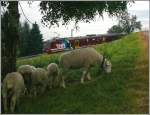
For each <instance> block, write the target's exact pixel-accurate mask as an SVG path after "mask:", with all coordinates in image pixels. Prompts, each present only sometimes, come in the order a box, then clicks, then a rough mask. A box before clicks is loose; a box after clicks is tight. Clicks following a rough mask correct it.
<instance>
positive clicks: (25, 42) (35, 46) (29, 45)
mask: <svg viewBox="0 0 150 115" xmlns="http://www.w3.org/2000/svg"><path fill="white" fill-rule="evenodd" d="M19 34H20V41H19V49H18V50H19V56H29V55H35V54H39V53H42V49H43V40H42V35H41V34H40V30H39V26H38V25H37V24H36V23H35V24H33V25H32V28H31V29H30V27H29V24H28V23H27V22H25V23H24V24H23V26H20V32H19Z"/></svg>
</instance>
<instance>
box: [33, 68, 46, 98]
mask: <svg viewBox="0 0 150 115" xmlns="http://www.w3.org/2000/svg"><path fill="white" fill-rule="evenodd" d="M47 86H48V75H47V71H46V70H44V69H43V68H36V70H34V71H33V73H32V88H31V89H32V93H33V94H34V95H35V96H36V95H37V94H39V93H41V94H42V93H44V92H45V90H46V88H47Z"/></svg>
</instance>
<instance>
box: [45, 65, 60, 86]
mask: <svg viewBox="0 0 150 115" xmlns="http://www.w3.org/2000/svg"><path fill="white" fill-rule="evenodd" d="M47 74H48V78H49V87H50V88H52V87H55V86H57V85H58V84H59V78H58V75H59V68H58V65H57V64H56V63H50V64H49V65H48V66H47Z"/></svg>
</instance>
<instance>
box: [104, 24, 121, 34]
mask: <svg viewBox="0 0 150 115" xmlns="http://www.w3.org/2000/svg"><path fill="white" fill-rule="evenodd" d="M107 32H108V33H122V32H123V29H122V27H120V26H119V25H114V26H112V27H111V28H110V29H109V30H108V31H107Z"/></svg>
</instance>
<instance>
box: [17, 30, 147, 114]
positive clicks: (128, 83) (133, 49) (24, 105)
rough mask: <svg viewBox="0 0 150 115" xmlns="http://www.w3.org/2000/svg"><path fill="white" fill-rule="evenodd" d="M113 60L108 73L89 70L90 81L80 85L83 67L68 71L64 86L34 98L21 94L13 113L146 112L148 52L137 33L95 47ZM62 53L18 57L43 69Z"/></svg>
mask: <svg viewBox="0 0 150 115" xmlns="http://www.w3.org/2000/svg"><path fill="white" fill-rule="evenodd" d="M94 47H95V48H96V50H97V51H98V52H100V53H102V54H104V55H105V56H106V57H107V58H108V59H109V60H110V61H111V63H112V72H111V73H110V74H106V73H104V72H103V71H102V70H100V71H99V66H98V65H96V66H95V67H93V68H92V69H91V70H90V71H91V77H92V80H91V81H86V82H85V83H84V84H80V77H81V75H82V69H79V70H70V71H69V72H68V73H67V74H66V75H65V76H66V89H63V88H54V89H51V90H49V91H47V92H45V94H43V95H40V96H37V97H32V98H31V97H23V98H22V100H21V104H20V106H19V108H18V109H17V110H16V112H15V113H25V114H27V113H30V114H33V113H34V114H36V113H38V114H44V113H46V114H54V113H57V114H67V113H70V114H80V113H82V114H83V113H84V114H106V113H107V114H111V113H118V114H119V113H124V114H125V113H126V114H129V113H148V57H147V56H148V52H146V51H145V50H146V49H145V47H143V40H142V38H141V36H140V34H139V33H132V34H130V35H127V36H125V37H123V38H122V39H119V40H116V41H113V42H110V43H104V44H100V45H96V46H94ZM60 54H61V53H55V54H43V55H41V56H38V57H34V58H30V59H19V60H17V67H18V66H20V65H23V64H30V65H34V66H35V67H42V68H46V67H47V65H48V64H49V63H51V62H55V63H58V60H59V56H60Z"/></svg>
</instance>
